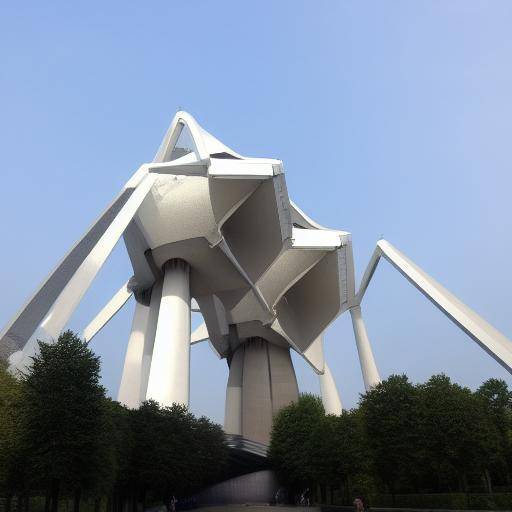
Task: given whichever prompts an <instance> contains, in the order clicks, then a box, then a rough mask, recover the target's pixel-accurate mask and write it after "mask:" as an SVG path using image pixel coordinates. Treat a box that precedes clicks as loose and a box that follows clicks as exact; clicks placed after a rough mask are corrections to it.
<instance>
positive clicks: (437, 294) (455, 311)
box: [356, 240, 512, 373]
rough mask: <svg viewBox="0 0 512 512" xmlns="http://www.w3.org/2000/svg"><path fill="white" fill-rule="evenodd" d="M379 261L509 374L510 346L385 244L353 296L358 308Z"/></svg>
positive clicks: (379, 247)
mask: <svg viewBox="0 0 512 512" xmlns="http://www.w3.org/2000/svg"><path fill="white" fill-rule="evenodd" d="M381 257H384V258H385V259H386V260H388V261H389V263H391V265H393V267H395V268H396V269H397V270H398V271H399V272H400V273H401V274H402V275H403V276H404V277H405V278H406V279H407V280H408V281H409V282H410V283H411V284H412V285H414V286H415V287H416V288H417V289H418V290H419V291H420V292H421V293H422V294H423V295H425V297H427V299H429V300H430V301H431V302H432V303H433V304H434V305H435V306H436V307H437V308H439V309H440V310H441V311H442V312H443V313H444V314H445V315H446V316H447V317H448V318H450V319H451V320H452V321H453V322H454V323H455V324H456V325H457V326H458V327H460V328H461V329H462V330H463V331H464V332H465V333H466V334H467V335H468V336H469V337H470V338H472V339H473V340H474V341H476V342H477V343H478V345H480V346H481V347H482V348H483V349H484V350H485V351H486V352H487V353H488V354H490V355H491V356H492V357H493V358H494V359H496V361H498V363H500V364H501V365H502V366H503V367H504V368H505V369H506V370H508V371H509V372H510V373H512V342H511V341H510V340H508V339H507V338H506V337H505V336H504V335H503V334H502V333H501V332H499V331H498V330H497V329H495V328H494V327H493V326H492V325H490V324H489V323H488V322H486V321H485V320H484V319H483V318H482V317H480V316H479V315H477V314H476V313H475V312H474V311H473V310H472V309H470V308H469V307H468V306H466V305H465V304H464V303H462V302H461V301H460V300H459V299H458V298H457V297H455V295H453V294H452V293H450V292H449V291H448V290H447V289H446V288H444V287H443V286H441V285H440V284H439V283H438V282H437V281H436V280H435V279H433V278H432V277H431V276H429V275H428V274H427V273H426V272H424V271H423V270H422V269H421V268H420V267H418V265H416V264H415V263H414V262H413V261H411V260H410V259H409V258H407V256H405V255H404V254H402V253H401V252H400V251H399V250H398V249H396V248H395V247H393V245H391V244H390V243H389V242H387V241H386V240H379V242H378V243H377V247H376V249H375V251H374V253H373V255H372V258H371V260H370V263H369V264H368V267H367V268H366V271H365V273H364V275H363V279H362V281H361V286H360V289H359V292H358V293H357V296H356V302H357V304H359V303H360V302H361V300H362V299H363V297H364V294H365V292H366V289H367V288H368V284H369V283H370V280H371V278H372V276H373V274H374V272H375V270H376V268H377V265H378V263H379V260H380V258H381Z"/></svg>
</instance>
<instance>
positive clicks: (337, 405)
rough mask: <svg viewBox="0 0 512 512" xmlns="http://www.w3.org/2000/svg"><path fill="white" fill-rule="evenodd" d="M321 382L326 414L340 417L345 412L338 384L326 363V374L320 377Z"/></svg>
mask: <svg viewBox="0 0 512 512" xmlns="http://www.w3.org/2000/svg"><path fill="white" fill-rule="evenodd" d="M318 378H319V380H320V394H321V395H322V403H323V404H324V409H325V414H335V415H336V416H339V415H340V414H341V411H342V410H343V408H342V405H341V400H340V395H339V393H338V389H337V388H336V383H335V382H334V378H333V376H332V373H331V369H330V368H329V367H328V366H327V363H325V366H324V373H323V374H322V375H319V376H318Z"/></svg>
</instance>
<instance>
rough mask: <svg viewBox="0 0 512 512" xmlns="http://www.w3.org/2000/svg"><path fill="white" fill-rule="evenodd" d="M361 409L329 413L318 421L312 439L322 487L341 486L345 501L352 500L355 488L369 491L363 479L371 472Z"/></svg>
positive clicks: (315, 470) (316, 475)
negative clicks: (339, 414)
mask: <svg viewBox="0 0 512 512" xmlns="http://www.w3.org/2000/svg"><path fill="white" fill-rule="evenodd" d="M366 451H367V449H366V444H365V439H364V435H363V430H362V422H361V415H360V413H359V412H358V411H356V410H353V411H343V412H342V414H341V416H333V415H328V416H325V417H324V418H321V420H320V421H319V422H318V423H317V425H316V428H315V429H314V431H313V435H312V441H311V457H312V471H313V473H314V480H315V482H316V483H317V484H318V485H320V488H321V489H322V493H323V496H322V500H323V501H324V502H325V498H326V494H325V490H326V489H325V488H326V486H329V487H331V489H333V488H334V487H338V486H339V487H341V491H342V496H343V500H344V502H345V503H350V502H351V494H352V491H356V492H358V493H359V494H366V493H367V489H362V488H361V481H363V480H366V476H367V474H368V467H367V466H368V464H367V461H368V457H367V454H366Z"/></svg>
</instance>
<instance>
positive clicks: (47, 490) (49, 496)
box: [44, 486, 52, 512]
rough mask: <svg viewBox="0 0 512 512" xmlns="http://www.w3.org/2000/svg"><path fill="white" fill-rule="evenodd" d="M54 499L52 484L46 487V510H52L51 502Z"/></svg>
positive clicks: (46, 511)
mask: <svg viewBox="0 0 512 512" xmlns="http://www.w3.org/2000/svg"><path fill="white" fill-rule="evenodd" d="M51 500H52V493H51V489H50V486H48V487H47V488H46V493H45V495H44V512H50V504H51Z"/></svg>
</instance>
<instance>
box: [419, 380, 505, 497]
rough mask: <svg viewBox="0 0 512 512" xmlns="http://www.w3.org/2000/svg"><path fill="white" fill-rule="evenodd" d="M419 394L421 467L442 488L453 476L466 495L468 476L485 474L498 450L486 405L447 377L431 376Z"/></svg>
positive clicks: (475, 395) (495, 434)
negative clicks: (434, 476)
mask: <svg viewBox="0 0 512 512" xmlns="http://www.w3.org/2000/svg"><path fill="white" fill-rule="evenodd" d="M418 391H419V397H420V403H421V408H420V409H419V410H420V419H421V421H420V423H419V425H418V432H419V434H420V439H421V447H422V452H423V460H422V463H423V465H424V466H426V467H428V468H430V470H431V471H432V472H433V473H434V474H436V475H438V480H439V486H440V487H442V486H443V482H447V483H448V484H449V483H450V477H451V475H454V477H455V479H456V481H457V485H458V487H459V489H460V490H463V491H467V490H468V475H469V474H470V473H473V472H474V471H475V470H476V471H477V472H479V473H480V474H486V471H487V469H488V464H489V462H490V460H491V458H492V455H493V453H494V452H495V451H496V446H497V439H498V438H497V431H496V429H495V428H494V425H493V424H492V422H491V421H490V418H489V415H488V414H487V411H486V408H485V404H484V401H483V400H482V398H481V396H479V395H478V394H475V393H472V392H471V390H469V389H468V388H464V387H461V386H459V385H458V384H454V383H452V382H451V381H450V379H449V377H447V376H446V375H434V376H432V377H431V378H430V379H429V380H428V381H427V382H426V383H425V384H422V385H420V386H419V387H418ZM487 476H488V475H487V474H486V478H487ZM487 485H488V486H490V482H487Z"/></svg>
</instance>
